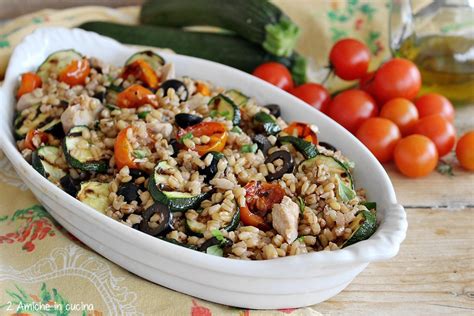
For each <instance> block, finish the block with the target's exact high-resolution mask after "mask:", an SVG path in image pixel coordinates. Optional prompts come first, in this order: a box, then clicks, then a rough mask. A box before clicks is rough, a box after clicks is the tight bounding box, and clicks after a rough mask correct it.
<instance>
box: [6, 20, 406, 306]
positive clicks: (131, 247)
mask: <svg viewBox="0 0 474 316" xmlns="http://www.w3.org/2000/svg"><path fill="white" fill-rule="evenodd" d="M67 48H74V49H76V50H77V51H79V52H81V53H83V54H85V55H87V56H94V57H98V58H100V59H102V60H103V61H105V62H106V63H112V64H116V65H122V64H123V62H124V61H125V60H126V58H127V57H129V56H130V55H131V54H132V53H133V52H134V51H136V50H135V49H133V48H130V47H127V46H124V45H122V44H120V43H118V42H116V41H114V40H112V39H109V38H106V37H102V36H99V35H97V34H95V33H91V32H86V31H83V30H79V29H73V30H70V29H63V28H43V29H39V30H37V31H35V32H34V33H33V34H31V35H29V36H27V37H26V38H25V39H24V41H23V42H22V43H21V44H20V45H18V46H17V48H16V49H15V50H14V53H13V55H12V58H11V60H10V64H9V66H8V70H7V74H6V77H5V82H4V85H3V87H2V88H1V91H0V111H1V112H0V113H1V118H0V128H1V133H0V134H1V136H0V137H1V146H2V149H3V151H4V152H5V154H6V155H7V157H8V158H9V159H10V161H11V162H12V164H13V166H14V167H15V169H16V171H17V172H18V174H19V175H20V177H21V178H22V179H23V181H24V182H25V183H26V184H27V185H28V187H29V188H30V189H31V190H32V191H33V193H34V194H35V196H36V197H37V198H38V200H39V201H41V203H43V205H44V206H45V207H46V208H47V209H48V211H49V212H50V213H51V215H52V216H53V217H54V218H55V219H56V220H57V221H58V222H59V223H60V224H61V225H63V226H64V227H65V228H66V229H67V230H68V231H70V232H71V233H72V234H74V235H75V236H76V237H77V238H79V239H80V240H81V241H83V242H84V243H85V244H87V245H88V246H89V247H91V248H92V249H94V250H95V251H97V252H98V253H99V254H101V255H103V256H104V257H106V258H108V259H110V260H111V261H113V262H115V263H117V264H118V265H120V266H122V267H124V268H125V269H127V270H129V271H131V272H133V273H135V274H137V275H139V276H141V277H143V278H145V279H148V280H150V281H153V282H155V283H158V284H160V285H163V286H166V287H168V288H171V289H174V290H177V291H179V292H183V293H186V294H190V295H193V296H196V297H199V298H203V299H206V300H209V301H213V302H217V303H221V304H227V305H232V306H239V307H245V308H257V309H263V308H286V307H301V306H307V305H311V304H316V303H319V302H321V301H324V300H326V299H328V298H330V297H332V296H334V295H336V294H337V293H339V292H340V291H341V290H343V289H344V288H345V287H346V286H347V285H348V284H349V283H350V282H351V281H352V280H353V279H354V277H355V276H356V275H357V274H358V273H360V272H361V271H362V270H363V269H364V268H365V267H366V266H367V265H368V264H369V262H371V261H379V260H385V259H389V258H391V257H393V256H395V255H396V254H397V252H398V250H399V246H400V243H401V242H402V241H403V239H404V238H405V233H406V229H407V221H406V215H405V211H404V209H403V207H402V206H401V205H399V204H397V200H396V197H395V192H394V190H393V187H392V184H391V182H390V179H389V177H388V176H387V174H386V173H385V171H384V169H383V168H382V166H381V165H380V164H379V163H378V162H377V160H376V159H375V158H374V157H373V156H372V155H371V154H370V152H369V151H368V150H367V149H366V148H365V147H364V146H363V145H362V144H361V143H360V142H359V141H358V140H357V139H356V138H355V137H353V136H352V135H351V134H350V133H349V132H347V131H346V130H345V129H343V128H342V127H340V126H339V125H338V124H336V123H335V122H333V121H332V120H330V119H329V118H327V117H326V116H324V115H323V114H321V113H320V112H318V111H316V110H315V109H313V108H311V107H310V106H308V105H306V104H305V103H304V102H302V101H300V100H298V99H297V98H295V97H293V96H291V95H290V94H288V93H286V92H284V91H283V90H280V89H278V88H276V87H274V86H272V85H270V84H268V83H266V82H264V81H262V80H259V79H257V78H255V77H253V76H251V75H248V74H246V73H244V72H241V71H239V70H236V69H233V68H230V67H227V66H224V65H220V64H217V63H214V62H210V61H205V60H201V59H197V58H192V57H187V56H180V55H171V54H163V55H164V57H165V59H166V60H167V61H170V62H173V63H174V64H175V66H176V70H177V74H178V75H188V76H191V77H193V78H199V79H205V80H209V81H211V82H213V83H214V84H217V85H219V86H223V87H227V88H237V89H239V90H241V91H243V92H244V93H245V94H247V95H250V96H253V97H255V98H256V99H257V101H258V102H259V103H260V104H266V103H278V104H280V105H281V107H282V116H283V117H284V118H285V119H286V120H287V121H293V120H299V121H306V122H311V123H314V124H317V125H318V127H319V129H320V139H321V140H325V141H329V142H331V143H332V144H333V145H335V146H336V147H337V148H339V149H341V150H342V152H343V153H345V154H346V155H347V156H348V157H349V158H350V159H351V160H353V161H354V162H355V164H356V168H355V172H354V177H355V179H356V184H357V186H358V187H364V188H366V191H367V193H368V199H369V200H371V201H376V202H377V208H378V220H379V227H378V229H377V231H376V233H375V234H374V235H373V236H372V237H371V238H370V239H369V240H366V241H362V242H359V243H357V244H355V245H353V246H350V247H348V248H345V249H342V250H338V251H331V252H329V251H325V252H316V253H310V254H305V255H298V256H292V257H286V258H280V259H276V260H266V261H240V260H233V259H226V258H220V257H215V256H211V255H207V254H204V253H200V252H197V251H193V250H189V249H186V248H183V247H179V246H175V245H173V244H170V243H167V242H164V241H161V240H159V239H156V238H154V237H151V236H149V235H146V234H143V233H141V232H139V231H136V230H134V229H130V228H129V227H127V226H125V225H122V224H120V223H118V222H116V221H114V220H113V219H111V218H109V217H107V216H105V215H103V214H101V213H98V212H97V211H95V210H93V209H92V208H90V207H88V206H87V205H85V204H82V203H81V202H79V201H78V200H76V199H74V198H72V197H70V196H69V195H68V194H66V193H65V192H63V191H62V190H61V189H59V188H57V187H56V186H54V185H53V184H51V183H50V182H48V180H46V179H45V178H43V177H42V176H40V174H39V173H37V172H36V171H35V170H34V169H33V168H32V167H31V166H30V165H29V164H28V163H27V162H26V161H25V160H24V159H23V158H22V156H21V155H20V153H19V152H18V150H17V149H16V147H15V143H14V139H13V136H12V128H11V122H12V119H13V114H14V106H15V98H14V95H15V93H14V91H15V89H16V87H17V84H18V78H19V76H20V74H21V73H24V72H26V71H31V70H35V69H36V68H37V67H38V65H40V63H41V62H42V61H43V60H44V59H45V58H46V57H47V56H48V55H49V54H50V53H52V52H54V51H57V50H60V49H67Z"/></svg>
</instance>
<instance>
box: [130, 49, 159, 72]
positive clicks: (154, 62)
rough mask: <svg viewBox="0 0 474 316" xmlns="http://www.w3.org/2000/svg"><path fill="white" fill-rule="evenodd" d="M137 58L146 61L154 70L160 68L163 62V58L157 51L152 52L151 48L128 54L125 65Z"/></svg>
mask: <svg viewBox="0 0 474 316" xmlns="http://www.w3.org/2000/svg"><path fill="white" fill-rule="evenodd" d="M137 60H144V61H146V62H147V63H148V64H149V65H150V66H151V68H153V69H154V70H155V71H156V70H158V69H160V67H161V66H163V65H164V64H165V60H164V59H163V57H161V56H160V55H158V54H157V53H154V52H152V51H151V50H145V51H142V52H138V53H135V54H133V55H132V56H130V57H129V58H128V59H127V61H125V66H126V65H130V64H131V63H133V62H134V61H137Z"/></svg>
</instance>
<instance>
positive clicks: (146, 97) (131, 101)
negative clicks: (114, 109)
mask: <svg viewBox="0 0 474 316" xmlns="http://www.w3.org/2000/svg"><path fill="white" fill-rule="evenodd" d="M145 104H151V105H153V106H154V107H157V106H158V101H157V100H156V95H155V94H154V93H153V92H151V91H150V90H148V89H147V88H145V87H143V86H140V85H138V84H134V85H131V86H130V87H128V88H127V89H125V90H123V91H122V92H120V93H119V94H118V95H117V106H118V107H121V108H138V107H140V106H142V105H145Z"/></svg>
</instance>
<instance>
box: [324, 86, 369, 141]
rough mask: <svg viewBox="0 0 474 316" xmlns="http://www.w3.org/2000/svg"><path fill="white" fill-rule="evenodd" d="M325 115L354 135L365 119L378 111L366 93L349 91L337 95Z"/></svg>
mask: <svg viewBox="0 0 474 316" xmlns="http://www.w3.org/2000/svg"><path fill="white" fill-rule="evenodd" d="M327 113H328V115H329V116H330V117H331V118H332V119H333V120H335V121H336V122H338V123H339V124H341V125H342V126H344V127H345V128H346V129H347V130H348V131H350V132H351V133H355V132H356V131H357V129H358V128H359V126H360V125H361V124H362V123H363V122H364V121H365V120H366V119H368V118H370V117H374V116H376V115H377V113H378V109H377V106H376V104H375V100H374V99H373V98H372V97H371V96H370V95H369V94H368V93H366V92H364V91H362V90H357V89H351V90H346V91H343V92H341V93H339V94H338V95H337V96H336V97H335V98H334V99H333V100H332V102H331V104H330V105H329V108H328V111H327Z"/></svg>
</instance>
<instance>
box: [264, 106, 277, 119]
mask: <svg viewBox="0 0 474 316" xmlns="http://www.w3.org/2000/svg"><path fill="white" fill-rule="evenodd" d="M263 107H265V108H267V109H269V110H270V114H271V115H273V116H274V117H277V118H278V117H280V116H281V110H280V106H279V105H278V104H267V105H264V106H263Z"/></svg>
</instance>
